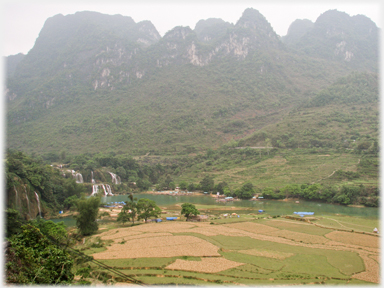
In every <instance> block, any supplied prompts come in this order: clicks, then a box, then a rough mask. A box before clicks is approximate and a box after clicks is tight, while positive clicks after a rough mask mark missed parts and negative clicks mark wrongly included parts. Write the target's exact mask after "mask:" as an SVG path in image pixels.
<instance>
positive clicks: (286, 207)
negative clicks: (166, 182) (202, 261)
mask: <svg viewBox="0 0 384 288" xmlns="http://www.w3.org/2000/svg"><path fill="white" fill-rule="evenodd" d="M134 197H135V198H137V200H139V199H140V198H147V199H151V200H154V201H155V202H156V204H157V205H158V206H160V207H161V206H168V205H174V204H182V203H192V204H201V205H218V206H222V207H223V208H224V207H228V208H229V207H247V208H249V209H247V210H246V211H244V210H243V211H241V210H240V209H239V210H236V208H235V209H231V210H228V212H229V211H230V212H231V213H232V212H235V213H239V214H241V213H247V214H248V213H255V214H256V213H258V210H264V211H265V212H266V213H267V214H269V215H271V216H275V215H293V212H315V216H332V215H336V214H339V215H346V216H355V217H361V218H370V219H378V218H379V210H380V209H378V208H370V207H363V208H359V207H349V206H341V205H334V204H328V203H319V202H309V201H303V200H300V203H295V202H293V201H276V200H257V201H249V200H240V201H233V202H227V203H218V202H216V200H215V198H213V197H211V196H208V195H201V196H187V195H178V196H170V195H156V194H146V193H138V194H134ZM122 201H125V202H127V201H129V200H128V195H117V196H105V197H102V198H101V202H102V203H105V204H106V203H110V202H122ZM220 213H225V211H223V210H220ZM51 220H52V221H54V222H59V221H64V224H65V225H67V226H74V225H75V220H74V219H73V218H71V217H65V218H61V219H51Z"/></svg>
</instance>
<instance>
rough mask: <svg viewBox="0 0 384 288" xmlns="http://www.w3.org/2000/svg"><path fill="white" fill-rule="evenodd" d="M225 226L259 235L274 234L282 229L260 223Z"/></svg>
mask: <svg viewBox="0 0 384 288" xmlns="http://www.w3.org/2000/svg"><path fill="white" fill-rule="evenodd" d="M223 226H225V227H231V228H236V229H240V230H244V231H247V232H252V233H257V234H270V233H272V232H277V231H280V229H278V228H274V227H270V226H267V225H263V224H258V223H251V222H243V223H234V224H225V225H223Z"/></svg>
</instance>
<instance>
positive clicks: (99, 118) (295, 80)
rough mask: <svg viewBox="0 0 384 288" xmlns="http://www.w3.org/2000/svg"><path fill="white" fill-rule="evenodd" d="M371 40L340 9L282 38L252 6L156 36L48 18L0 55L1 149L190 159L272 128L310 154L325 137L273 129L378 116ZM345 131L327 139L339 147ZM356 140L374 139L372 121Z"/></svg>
mask: <svg viewBox="0 0 384 288" xmlns="http://www.w3.org/2000/svg"><path fill="white" fill-rule="evenodd" d="M378 35H379V29H378V28H377V27H376V25H375V24H374V23H373V22H372V21H371V20H370V19H369V18H367V17H365V16H362V15H358V16H353V17H350V16H349V15H347V14H346V13H344V12H339V11H336V10H330V11H327V12H325V13H323V14H322V15H320V16H319V17H318V19H317V20H316V22H315V23H312V22H311V21H309V20H296V21H295V22H293V23H292V25H291V27H290V28H289V30H288V34H287V35H286V36H284V37H282V38H280V37H279V36H278V35H277V34H276V33H275V32H274V31H273V29H272V27H271V25H270V24H269V23H268V21H267V19H265V17H264V16H263V15H261V14H260V13H259V12H258V11H257V10H255V9H246V10H245V11H244V13H243V15H242V16H241V17H240V19H239V20H238V22H237V23H236V24H235V25H233V24H230V23H227V22H225V21H223V20H221V19H213V18H212V19H207V20H201V21H199V22H198V23H197V24H196V27H195V29H194V30H192V29H191V28H190V27H175V28H174V29H172V30H171V31H169V32H168V33H166V34H165V35H164V37H161V36H160V35H159V33H158V32H157V30H156V28H155V27H154V25H153V24H152V23H151V22H150V21H142V22H139V23H135V22H134V21H133V20H132V18H130V17H126V16H121V15H114V16H110V15H103V14H100V13H96V12H78V13H76V14H74V15H67V16H63V15H56V16H54V17H52V18H49V19H47V21H46V23H45V25H44V27H43V28H42V30H41V32H40V35H39V37H38V39H37V40H36V43H35V46H34V47H33V48H32V49H31V50H30V51H29V53H28V54H27V55H22V54H18V55H14V56H9V57H7V59H6V61H7V69H6V73H7V79H6V95H5V96H6V99H7V121H8V122H7V146H8V147H10V148H14V149H20V150H23V151H26V152H37V153H47V152H53V151H56V152H58V151H63V150H65V151H68V152H71V153H74V154H76V153H85V152H97V151H114V152H117V153H132V154H138V155H140V154H146V153H147V152H152V153H184V152H185V153H190V152H196V151H199V150H205V149H208V148H215V147H219V146H220V145H223V144H225V143H228V142H229V141H234V140H235V141H239V140H240V139H242V138H244V137H246V138H244V139H243V142H244V141H245V142H246V143H248V145H256V144H257V143H261V142H263V141H264V142H265V140H266V137H258V136H257V135H259V134H257V133H258V131H261V129H263V131H268V129H269V131H271V132H270V133H271V134H270V135H273V137H271V136H270V137H269V138H270V139H269V140H270V141H271V142H272V143H271V144H272V145H273V146H278V142H279V143H281V144H283V145H284V146H285V147H289V145H290V144H289V137H288V138H287V139H286V140H284V139H285V136H284V135H286V134H287V133H288V134H289V133H292V135H296V137H299V135H301V136H300V137H299V139H297V141H296V142H300V141H301V143H299V145H301V146H302V147H312V146H316V145H319V143H323V142H324V141H325V140H324V139H317V140H318V141H317V142H316V143H317V144H314V143H315V142H314V141H313V140H314V136H313V137H310V138H308V137H307V138H308V139H306V138H305V137H302V136H303V133H304V131H306V130H308V129H314V127H313V126H312V127H306V126H305V125H308V124H302V125H304V126H302V127H301V128H303V129H302V130H297V131H293V130H292V129H291V128H286V129H285V130H283V131H281V132H279V133H280V134H279V133H277V132H276V131H278V130H279V129H276V127H280V128H281V125H280V126H278V125H279V124H283V123H287V121H289V119H290V118H292V117H293V115H295V113H304V112H303V111H305V109H310V107H312V108H311V109H313V107H324V105H325V106H327V105H328V106H329V105H347V106H348V105H349V106H350V109H347V110H345V111H350V112H351V113H352V112H353V111H352V110H351V109H352V108H353V107H354V108H355V109H356V108H359V109H360V110H361V113H362V114H364V112H363V111H366V110H365V109H371V110H370V111H371V112H372V115H376V112H375V111H372V109H374V108H373V107H376V108H377V101H378V88H377V73H378V57H379V55H378ZM335 91H337V92H335ZM324 99H325V100H324ZM316 101H317V102H316ZM316 103H317V104H316ZM318 103H321V105H320V104H318ZM352 106H353V107H352ZM359 106H360V107H359ZM316 109H320V108H316ZM343 109H344V108H343ZM359 109H358V110H357V111H360V110H359ZM298 111H301V112H298ZM327 111H328V110H327ZM345 111H344V113H346V114H348V113H349V112H345ZM354 111H355V112H356V110H354ZM367 111H368V110H367ZM328 112H329V111H328ZM325 114H326V113H325ZM365 114H367V113H365ZM319 117H320V116H319ZM375 117H376V118H375V119H369V121H373V122H375V121H376V122H377V115H376V116H375ZM317 121H318V122H321V121H323V120H322V119H320V118H318V119H317ZM364 121H365V120H364ZM364 121H363V122H364ZM369 123H370V122H369ZM309 125H312V124H309ZM367 125H368V124H367ZM323 126H324V125H323ZM323 126H321V125H320V126H319V127H316V129H318V130H321V131H323V130H322V129H324V131H325V129H326V127H323ZM272 127H274V128H272ZM343 127H344V126H343ZM291 130H292V131H291ZM272 131H273V132H272ZM350 132H351V131H350V129H349V130H348V127H345V129H344V128H343V129H342V131H338V135H337V137H336V138H335V139H328V138H327V139H328V142H331V141H332V142H333V143H334V145H344V141H345V139H347V138H350V135H349V133H350ZM356 132H357V133H358V134H359V135H357V137H362V136H364V135H370V137H373V138H375V137H377V133H378V132H377V124H376V125H375V124H374V123H373V124H369V125H368V126H364V127H362V128H361V130H359V129H358V131H357V130H356ZM306 135H307V134H306ZM292 137H293V136H291V137H290V138H292ZM320 138H321V137H320ZM251 139H254V140H253V142H252V140H251ZM322 141H323V142H322ZM325 142H327V141H325ZM325 142H324V143H325ZM324 143H323V144H321V145H328V144H324Z"/></svg>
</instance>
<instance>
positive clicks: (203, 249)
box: [93, 236, 220, 259]
mask: <svg viewBox="0 0 384 288" xmlns="http://www.w3.org/2000/svg"><path fill="white" fill-rule="evenodd" d="M217 250H219V247H217V246H215V245H213V244H211V243H209V242H207V241H205V240H202V239H200V238H197V237H193V236H160V237H149V238H141V239H140V240H139V241H138V240H136V239H133V240H129V241H127V242H125V243H124V244H116V243H114V244H112V245H111V246H108V247H107V251H103V252H100V253H96V254H93V257H94V258H95V259H124V258H145V257H175V256H220V254H219V253H218V252H217Z"/></svg>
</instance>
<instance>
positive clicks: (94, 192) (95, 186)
mask: <svg viewBox="0 0 384 288" xmlns="http://www.w3.org/2000/svg"><path fill="white" fill-rule="evenodd" d="M98 191H99V185H93V186H92V194H91V196H94V195H96V194H97V192H98Z"/></svg>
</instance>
